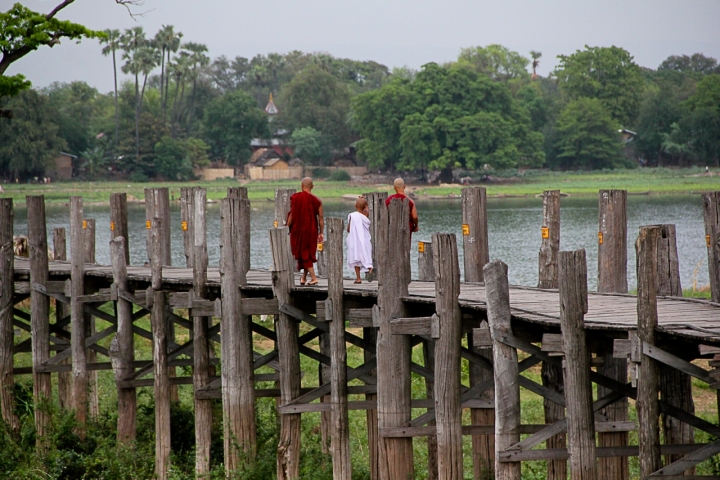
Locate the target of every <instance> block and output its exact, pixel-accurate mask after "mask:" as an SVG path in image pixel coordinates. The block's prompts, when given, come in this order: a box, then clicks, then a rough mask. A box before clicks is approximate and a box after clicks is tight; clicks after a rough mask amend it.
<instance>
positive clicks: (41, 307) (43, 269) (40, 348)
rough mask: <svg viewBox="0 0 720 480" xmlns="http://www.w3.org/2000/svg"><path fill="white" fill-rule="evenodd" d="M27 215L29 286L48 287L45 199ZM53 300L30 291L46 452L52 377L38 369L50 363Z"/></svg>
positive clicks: (33, 202) (34, 199)
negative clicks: (47, 406) (51, 304)
mask: <svg viewBox="0 0 720 480" xmlns="http://www.w3.org/2000/svg"><path fill="white" fill-rule="evenodd" d="M25 204H26V205H27V215H28V250H29V253H30V284H31V285H35V284H37V285H39V286H40V287H45V286H46V285H47V282H48V276H49V273H48V254H47V230H46V226H45V197H44V196H42V195H38V196H28V197H26V199H25ZM49 310H50V299H49V298H48V297H47V296H46V295H45V294H44V293H41V292H40V291H39V289H38V288H32V289H31V291H30V318H31V321H30V322H31V329H32V334H31V337H30V338H31V344H32V363H33V399H34V407H35V429H36V432H37V433H36V435H37V442H36V445H37V447H38V450H40V451H43V450H45V448H46V446H47V438H46V435H47V426H48V424H49V423H50V418H49V416H48V414H47V409H46V408H44V406H43V404H44V403H46V402H50V401H52V378H51V375H50V373H40V372H38V367H39V366H41V365H43V364H44V363H45V362H47V361H48V360H50V315H49Z"/></svg>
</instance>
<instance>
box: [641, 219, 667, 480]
mask: <svg viewBox="0 0 720 480" xmlns="http://www.w3.org/2000/svg"><path fill="white" fill-rule="evenodd" d="M660 235H661V229H660V227H656V226H655V227H640V234H639V235H638V238H637V241H636V242H635V251H636V253H637V279H638V297H637V318H638V329H637V336H638V338H639V339H640V340H642V341H643V342H647V343H648V344H650V345H654V344H655V339H656V334H655V327H656V326H657V321H658V320H657V288H656V281H657V244H658V237H660ZM658 373H659V369H658V365H657V363H656V362H655V360H654V359H652V358H650V357H648V356H646V355H643V356H642V359H641V363H640V365H639V366H638V387H637V402H636V406H637V411H638V425H639V429H638V443H639V445H640V475H641V476H642V477H643V478H644V477H647V476H649V475H650V474H652V473H654V472H655V471H656V470H658V469H659V468H660V467H661V466H662V463H661V459H660V427H659V425H658V417H659V415H660V405H659V404H658Z"/></svg>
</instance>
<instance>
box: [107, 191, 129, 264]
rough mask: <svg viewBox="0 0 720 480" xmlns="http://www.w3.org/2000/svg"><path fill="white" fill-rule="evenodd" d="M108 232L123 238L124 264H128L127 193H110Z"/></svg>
mask: <svg viewBox="0 0 720 480" xmlns="http://www.w3.org/2000/svg"><path fill="white" fill-rule="evenodd" d="M110 232H112V233H111V234H110V236H111V237H113V238H116V237H123V238H124V239H125V264H126V265H129V264H130V236H129V234H128V211H127V194H126V193H112V194H110Z"/></svg>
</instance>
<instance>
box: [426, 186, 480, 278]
mask: <svg viewBox="0 0 720 480" xmlns="http://www.w3.org/2000/svg"><path fill="white" fill-rule="evenodd" d="M462 223H463V232H462V233H463V252H464V257H463V258H464V263H465V270H464V271H465V281H466V282H483V281H485V280H484V276H483V267H484V266H485V265H486V264H487V263H488V262H489V261H490V251H489V248H488V226H487V195H486V193H485V187H466V188H463V189H462ZM435 248H437V246H435ZM435 271H436V272H437V265H436V267H435Z"/></svg>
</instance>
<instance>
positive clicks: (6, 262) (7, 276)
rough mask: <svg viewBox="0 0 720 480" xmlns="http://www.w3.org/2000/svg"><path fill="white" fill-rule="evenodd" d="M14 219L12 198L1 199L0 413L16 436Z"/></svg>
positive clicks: (18, 424) (17, 424)
mask: <svg viewBox="0 0 720 480" xmlns="http://www.w3.org/2000/svg"><path fill="white" fill-rule="evenodd" d="M13 216H14V212H13V201H12V198H0V410H1V413H2V419H3V421H4V422H5V424H6V425H8V426H9V427H10V429H11V430H12V431H13V432H17V430H18V429H19V428H20V422H19V421H18V418H17V415H15V396H14V390H15V377H14V375H13V343H14V338H15V335H14V332H13V308H14V307H15V304H14V301H13V293H14V283H13V278H14V276H15V257H14V254H13Z"/></svg>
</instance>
